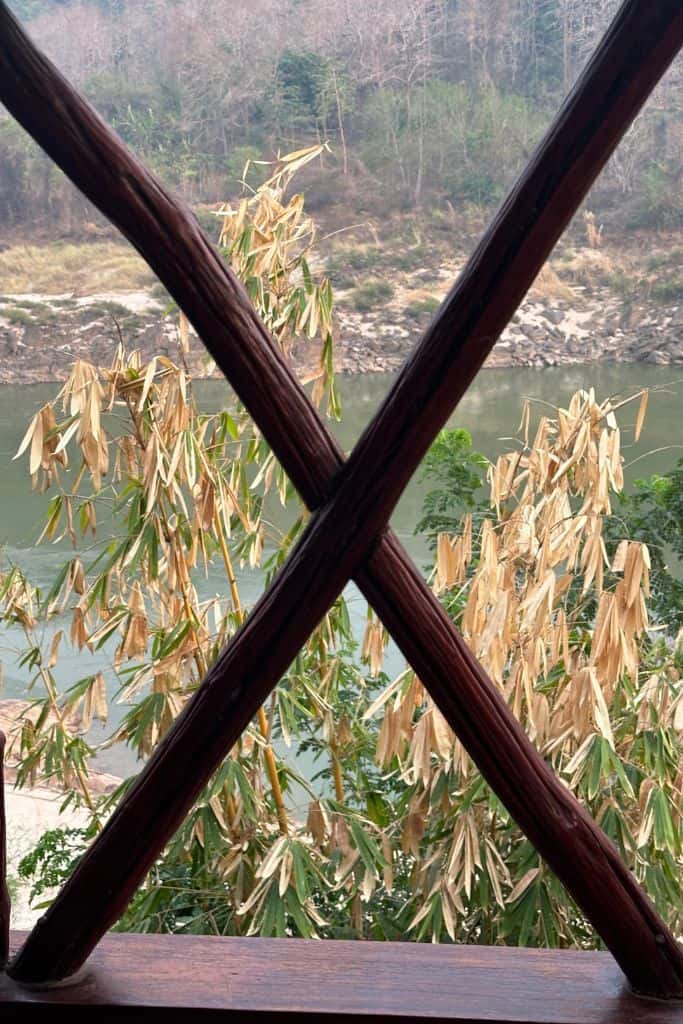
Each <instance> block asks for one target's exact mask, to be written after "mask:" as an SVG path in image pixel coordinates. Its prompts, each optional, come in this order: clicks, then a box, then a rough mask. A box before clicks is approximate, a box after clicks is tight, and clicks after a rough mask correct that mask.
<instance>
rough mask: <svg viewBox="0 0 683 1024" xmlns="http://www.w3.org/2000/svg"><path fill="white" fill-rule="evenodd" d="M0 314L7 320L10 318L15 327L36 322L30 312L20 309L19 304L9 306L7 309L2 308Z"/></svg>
mask: <svg viewBox="0 0 683 1024" xmlns="http://www.w3.org/2000/svg"><path fill="white" fill-rule="evenodd" d="M0 316H2V317H3V319H5V320H9V322H10V323H11V324H13V325H14V326H15V327H25V326H27V325H28V324H32V323H35V320H34V319H33V317H32V316H31V314H30V313H27V312H26V310H25V309H19V308H18V307H17V306H9V307H7V308H6V309H3V310H0Z"/></svg>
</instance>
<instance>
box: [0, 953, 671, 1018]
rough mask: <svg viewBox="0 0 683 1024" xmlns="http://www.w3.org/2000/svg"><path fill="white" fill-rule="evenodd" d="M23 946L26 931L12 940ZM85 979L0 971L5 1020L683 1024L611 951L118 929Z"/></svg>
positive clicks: (93, 960) (0, 1006)
mask: <svg viewBox="0 0 683 1024" xmlns="http://www.w3.org/2000/svg"><path fill="white" fill-rule="evenodd" d="M12 939H13V948H14V949H16V948H17V947H18V946H19V944H20V942H21V941H22V939H23V936H22V935H20V934H18V933H15V934H14V935H13V936H12ZM85 972H86V973H85V976H84V977H83V978H82V980H81V981H80V982H78V983H76V984H72V985H70V986H67V987H63V988H54V989H48V990H31V989H26V988H21V987H19V986H18V985H16V984H15V983H14V982H13V981H11V979H9V978H7V977H6V976H4V975H0V1017H1V1019H2V1021H3V1024H4V1022H5V1021H8V1022H10V1021H11V1022H14V1021H19V1020H21V1022H22V1024H31V1022H32V1021H34V1020H38V1019H39V1020H41V1021H47V1020H49V1019H50V1016H51V1015H52V1016H53V1015H54V1013H55V1011H58V1010H60V1009H63V1010H66V1011H68V1013H69V1019H75V1020H78V1021H80V1020H85V1019H86V1017H87V1019H88V1020H93V1021H94V1022H95V1024H104V1022H105V1021H114V1020H116V1021H119V1020H121V1021H123V1020H126V1021H137V1020H139V1021H150V1020H161V1019H163V1020H164V1021H188V1022H190V1021H193V1020H194V1019H195V1018H197V1017H199V1018H201V1019H202V1020H206V1019H225V1020H227V1019H232V1020H235V1021H237V1020H240V1021H242V1020H249V1019H250V1018H251V1019H253V1020H255V1021H256V1020H258V1021H259V1022H261V1021H262V1022H270V1021H273V1022H274V1021H292V1022H293V1021H297V1020H300V1019H301V1018H308V1019H309V1020H312V1019H315V1020H322V1021H325V1022H329V1024H334V1022H338V1021H339V1022H341V1021H345V1022H348V1021H352V1022H353V1021H359V1020H363V1019H370V1020H372V1021H373V1022H379V1021H387V1022H388V1021H397V1022H401V1024H404V1022H406V1021H428V1022H430V1024H432V1022H435V1021H457V1022H460V1024H462V1022H479V1021H482V1022H483V1021H486V1022H489V1024H491V1022H497V1024H512V1022H515V1024H522V1022H528V1024H683V1003H658V1002H654V1001H648V1000H641V999H638V998H637V997H636V996H634V995H633V994H632V993H630V992H629V991H628V989H627V987H626V985H625V983H624V980H623V975H622V974H621V971H620V970H619V968H618V967H617V965H616V963H615V962H614V960H613V959H612V957H611V956H610V954H608V953H581V952H574V951H564V950H563V951H558V950H537V949H513V948H505V947H486V946H431V945H420V944H414V943H408V942H406V943H398V942H377V943H375V942H331V941H328V942H311V941H306V940H303V939H241V938H225V939H222V938H211V937H206V936H198V937H186V936H169V935H116V934H109V935H107V936H106V937H105V938H104V939H103V941H102V942H101V943H100V945H99V946H98V948H97V949H96V951H95V952H94V953H93V955H92V957H91V959H90V960H89V961H88V964H87V965H86V968H85Z"/></svg>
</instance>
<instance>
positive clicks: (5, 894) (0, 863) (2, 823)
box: [0, 732, 10, 971]
mask: <svg viewBox="0 0 683 1024" xmlns="http://www.w3.org/2000/svg"><path fill="white" fill-rule="evenodd" d="M9 918H10V899H9V889H8V888H7V817H6V815H5V734H4V733H3V732H0V971H4V969H5V965H6V963H7V959H8V957H9Z"/></svg>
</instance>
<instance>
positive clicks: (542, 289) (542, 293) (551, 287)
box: [530, 263, 576, 302]
mask: <svg viewBox="0 0 683 1024" xmlns="http://www.w3.org/2000/svg"><path fill="white" fill-rule="evenodd" d="M530 291H531V294H532V295H533V296H535V297H537V298H539V299H555V300H557V299H562V300H564V301H565V302H572V301H573V300H574V299H576V293H575V292H574V290H573V288H571V287H570V286H569V285H568V284H566V283H565V282H564V281H562V280H561V278H560V276H559V274H558V273H557V271H556V270H554V269H553V268H552V267H551V266H550V264H549V263H546V264H545V265H544V266H543V267H541V272H540V274H539V275H538V277H537V278H536V280H535V281H534V283H533V284H532V286H531V289H530Z"/></svg>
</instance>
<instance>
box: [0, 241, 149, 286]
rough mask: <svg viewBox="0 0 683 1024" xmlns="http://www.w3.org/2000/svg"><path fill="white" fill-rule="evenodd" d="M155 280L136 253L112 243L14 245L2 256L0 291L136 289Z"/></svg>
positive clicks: (2, 253) (0, 255)
mask: <svg viewBox="0 0 683 1024" xmlns="http://www.w3.org/2000/svg"><path fill="white" fill-rule="evenodd" d="M153 281H154V275H153V273H152V271H151V270H150V269H149V267H148V266H147V264H146V263H145V262H144V260H143V259H142V258H141V257H140V256H138V254H137V253H136V252H135V250H134V249H132V248H130V247H129V246H126V245H121V244H117V243H115V242H83V243H80V244H75V243H73V242H52V243H50V244H49V245H14V246H11V247H10V248H9V249H5V251H4V252H0V290H2V291H3V292H4V293H5V294H10V295H11V294H26V293H30V294H38V295H59V294H63V293H64V292H74V293H76V294H78V295H94V294H97V293H98V292H107V291H136V290H138V289H140V290H141V289H144V288H148V287H149V286H150V285H151V284H152V283H153Z"/></svg>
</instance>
